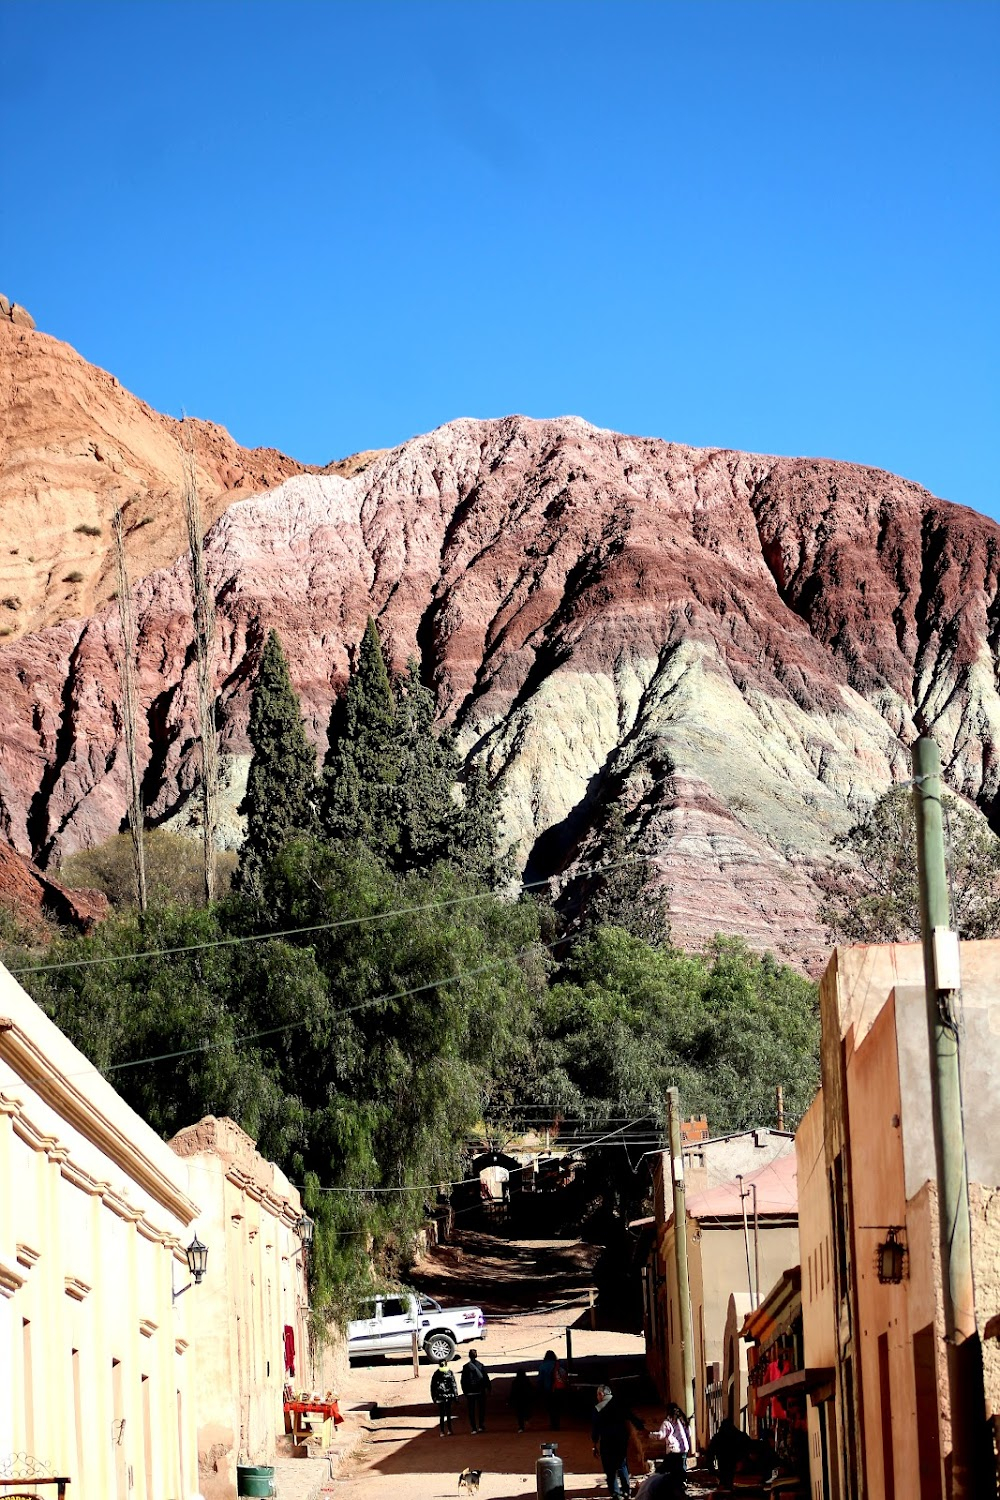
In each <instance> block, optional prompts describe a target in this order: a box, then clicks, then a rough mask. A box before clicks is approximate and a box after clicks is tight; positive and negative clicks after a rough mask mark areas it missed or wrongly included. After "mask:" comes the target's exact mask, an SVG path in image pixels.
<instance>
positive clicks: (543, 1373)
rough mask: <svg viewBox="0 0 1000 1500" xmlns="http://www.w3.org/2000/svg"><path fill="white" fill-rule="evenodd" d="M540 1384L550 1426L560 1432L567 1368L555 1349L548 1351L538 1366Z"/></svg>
mask: <svg viewBox="0 0 1000 1500" xmlns="http://www.w3.org/2000/svg"><path fill="white" fill-rule="evenodd" d="M538 1384H539V1386H540V1387H541V1391H542V1398H543V1400H544V1402H545V1405H546V1407H547V1408H548V1413H549V1426H550V1427H551V1428H552V1430H553V1431H554V1432H558V1431H559V1423H560V1422H561V1420H562V1409H563V1400H564V1398H565V1395H566V1367H565V1365H564V1364H563V1363H562V1361H561V1360H560V1359H559V1357H558V1356H557V1354H556V1351H555V1350H554V1349H546V1351H545V1358H544V1359H543V1360H542V1362H541V1364H540V1365H539V1366H538Z"/></svg>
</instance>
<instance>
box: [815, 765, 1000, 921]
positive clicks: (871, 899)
mask: <svg viewBox="0 0 1000 1500" xmlns="http://www.w3.org/2000/svg"><path fill="white" fill-rule="evenodd" d="M944 812H945V858H946V861H947V866H948V874H949V878H950V884H951V895H952V906H953V916H954V921H955V923H956V925H957V927H958V931H959V933H960V934H961V936H962V937H963V938H967V939H971V938H987V937H995V936H996V934H997V933H998V932H1000V839H998V838H997V837H996V835H995V834H993V833H992V832H991V830H990V828H989V827H988V825H987V823H986V820H985V819H984V818H983V817H982V815H981V814H980V813H978V812H977V811H976V809H975V808H973V807H970V805H969V804H968V803H967V802H963V801H962V800H961V799H960V798H958V797H955V796H953V795H952V794H951V793H945V796H944ZM837 843H838V846H839V848H840V849H841V851H842V856H841V858H840V859H839V860H837V861H836V862H835V863H834V864H833V866H832V867H831V869H830V870H829V871H828V872H827V873H826V875H825V876H824V881H825V884H826V895H825V899H824V902H823V904H822V906H821V908H820V917H821V919H822V920H823V921H824V922H826V924H827V926H828V927H829V928H830V933H831V937H832V938H833V939H834V941H841V942H848V943H895V942H908V941H914V940H916V939H918V938H919V937H920V891H919V886H918V882H917V834H916V822H915V818H914V812H913V794H912V792H911V791H910V789H909V788H908V787H893V788H892V789H891V790H890V791H888V792H886V793H885V794H884V795H883V796H882V797H880V798H879V799H878V801H877V802H876V803H874V804H873V806H872V807H870V808H869V809H868V810H867V812H865V813H864V814H862V816H861V817H860V818H859V819H858V821H857V822H856V823H855V824H854V825H853V827H852V828H850V829H848V831H847V833H846V834H844V835H843V836H842V837H841V838H839V839H838V840H837Z"/></svg>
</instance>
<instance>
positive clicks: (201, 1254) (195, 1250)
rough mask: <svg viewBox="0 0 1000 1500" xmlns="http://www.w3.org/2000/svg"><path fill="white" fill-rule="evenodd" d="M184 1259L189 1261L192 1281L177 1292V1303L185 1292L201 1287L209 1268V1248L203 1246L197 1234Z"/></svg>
mask: <svg viewBox="0 0 1000 1500" xmlns="http://www.w3.org/2000/svg"><path fill="white" fill-rule="evenodd" d="M184 1259H185V1260H186V1261H187V1268H188V1270H189V1271H190V1273H191V1280H190V1281H189V1282H188V1283H187V1285H186V1286H182V1287H180V1288H179V1289H178V1290H177V1291H176V1292H174V1293H173V1300H174V1301H175V1302H176V1301H177V1298H178V1297H179V1296H181V1294H182V1293H183V1292H186V1291H188V1289H189V1288H190V1287H192V1286H198V1285H200V1283H201V1278H202V1277H203V1276H204V1274H205V1271H206V1268H207V1266H208V1246H207V1245H203V1244H202V1242H201V1240H200V1239H199V1238H198V1236H197V1234H195V1237H194V1239H193V1240H192V1241H191V1243H190V1245H188V1247H187V1249H186V1250H185V1251H184Z"/></svg>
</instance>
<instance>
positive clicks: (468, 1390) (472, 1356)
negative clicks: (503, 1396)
mask: <svg viewBox="0 0 1000 1500" xmlns="http://www.w3.org/2000/svg"><path fill="white" fill-rule="evenodd" d="M489 1388H490V1377H489V1376H488V1375H487V1373H486V1370H485V1368H484V1367H483V1366H482V1365H481V1364H480V1363H479V1360H478V1359H477V1358H476V1351H475V1349H470V1350H469V1358H468V1359H467V1360H466V1362H465V1364H464V1365H463V1366H462V1394H463V1395H464V1396H465V1399H466V1401H467V1402H468V1404H469V1426H470V1427H471V1429H472V1431H473V1432H485V1431H486V1396H487V1392H488V1391H489Z"/></svg>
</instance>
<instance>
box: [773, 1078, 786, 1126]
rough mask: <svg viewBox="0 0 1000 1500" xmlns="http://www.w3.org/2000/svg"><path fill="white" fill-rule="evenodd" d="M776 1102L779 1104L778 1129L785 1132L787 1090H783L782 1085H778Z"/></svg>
mask: <svg viewBox="0 0 1000 1500" xmlns="http://www.w3.org/2000/svg"><path fill="white" fill-rule="evenodd" d="M775 1102H776V1104H777V1116H778V1118H777V1128H778V1130H784V1128H785V1090H784V1089H783V1088H782V1086H781V1084H780V1083H779V1084H778V1087H777V1091H776V1101H775Z"/></svg>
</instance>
